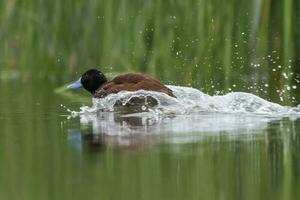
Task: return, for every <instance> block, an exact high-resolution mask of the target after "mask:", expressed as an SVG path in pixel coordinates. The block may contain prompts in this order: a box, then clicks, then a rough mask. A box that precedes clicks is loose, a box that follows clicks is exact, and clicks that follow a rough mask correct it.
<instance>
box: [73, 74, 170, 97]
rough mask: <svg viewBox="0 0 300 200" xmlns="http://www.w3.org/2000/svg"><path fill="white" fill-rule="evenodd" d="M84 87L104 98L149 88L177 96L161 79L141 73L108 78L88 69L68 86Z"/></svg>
mask: <svg viewBox="0 0 300 200" xmlns="http://www.w3.org/2000/svg"><path fill="white" fill-rule="evenodd" d="M82 87H83V88H84V89H86V90H87V91H89V92H90V93H91V94H92V95H93V96H94V97H95V98H104V97H106V96H107V95H109V94H112V93H118V92H120V91H137V90H147V91H156V92H163V93H165V94H167V95H169V96H171V97H175V96H174V94H173V92H172V90H171V89H169V88H168V87H166V86H165V85H163V84H162V83H161V82H160V81H158V80H156V79H154V78H152V77H150V76H148V75H145V74H141V73H128V74H123V75H119V76H116V77H115V78H114V79H112V80H110V81H109V80H107V78H106V77H105V75H104V74H103V73H102V72H100V71H99V70H97V69H90V70H88V71H86V72H85V73H84V74H83V75H82V76H81V78H80V79H79V80H77V81H76V82H74V83H72V84H71V85H69V86H68V88H69V89H78V88H82Z"/></svg>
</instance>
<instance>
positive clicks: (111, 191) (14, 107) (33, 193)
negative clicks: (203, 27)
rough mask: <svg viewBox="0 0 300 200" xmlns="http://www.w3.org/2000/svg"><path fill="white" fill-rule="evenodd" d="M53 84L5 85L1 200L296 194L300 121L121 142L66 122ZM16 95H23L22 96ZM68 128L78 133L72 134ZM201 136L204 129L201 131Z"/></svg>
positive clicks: (71, 105) (76, 122)
mask: <svg viewBox="0 0 300 200" xmlns="http://www.w3.org/2000/svg"><path fill="white" fill-rule="evenodd" d="M53 89H54V86H51V85H50V84H43V85H42V84H37V83H36V84H34V85H25V86H19V85H10V87H7V85H5V84H1V86H0V92H1V94H2V95H3V96H2V98H1V99H0V105H1V106H0V114H1V115H0V116H1V117H0V126H1V127H2V131H1V132H0V133H1V140H0V150H1V151H0V162H1V165H0V177H1V178H0V198H1V199H83V198H84V199H86V198H88V199H99V198H100V199H297V198H299V197H300V193H299V190H298V186H299V180H300V175H299V170H300V163H299V160H300V156H299V155H300V148H299V147H300V137H299V131H297V130H299V128H300V120H296V121H291V120H289V119H282V120H276V121H271V122H270V123H268V125H267V126H266V127H264V128H263V129H258V130H256V132H255V134H253V135H252V136H251V135H250V136H249V135H244V136H243V135H242V133H241V136H239V137H235V138H232V137H229V136H230V131H227V132H223V133H221V134H220V135H218V136H209V133H206V137H204V138H202V139H201V140H198V141H197V140H196V141H194V142H193V141H191V142H189V143H183V144H174V143H172V142H166V141H165V142H164V141H162V142H156V143H153V144H152V143H151V142H150V143H148V144H147V143H141V144H135V145H131V146H126V145H125V146H122V145H117V144H115V143H107V142H106V141H107V140H102V139H103V138H102V139H101V138H100V139H98V140H95V139H93V137H95V136H93V135H92V133H93V129H92V128H91V126H90V125H84V126H83V125H81V124H80V123H79V120H78V118H75V119H72V120H67V119H66V117H65V116H64V115H66V114H67V112H66V110H64V109H63V108H61V107H60V104H61V103H62V104H64V105H66V106H67V107H69V108H78V106H79V105H81V104H82V103H81V102H74V101H73V102H71V101H70V100H69V99H63V98H61V97H60V96H58V95H54V94H53ZM16 94H17V95H16ZM70 130H75V131H76V130H77V131H78V133H79V134H78V136H79V137H78V138H77V139H75V140H73V139H72V138H70V135H69V132H70ZM197 134H199V135H201V134H203V133H201V132H199V133H197Z"/></svg>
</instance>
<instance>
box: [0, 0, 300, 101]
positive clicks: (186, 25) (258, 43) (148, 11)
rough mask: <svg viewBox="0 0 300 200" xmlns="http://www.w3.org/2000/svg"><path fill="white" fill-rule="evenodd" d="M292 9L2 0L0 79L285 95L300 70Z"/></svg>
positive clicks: (232, 2) (260, 0)
mask: <svg viewBox="0 0 300 200" xmlns="http://www.w3.org/2000/svg"><path fill="white" fill-rule="evenodd" d="M297 9H299V3H297V2H295V1H292V0H286V1H284V2H276V1H271V0H255V1H243V2H240V1H238V0H228V1H221V0H200V1H199V0H189V1H180V0H164V1H162V0H151V1H150V0H146V1H145V0H124V1H116V0H109V1H108V0H86V1H80V0H65V1H60V0H53V1H45V0H39V1H36V0H23V1H20V0H19V1H18V0H3V1H1V2H0V43H1V45H3V48H0V73H1V77H2V78H3V77H6V75H8V74H11V73H13V74H15V76H14V77H19V78H20V79H23V80H30V79H31V78H34V79H41V78H43V79H44V78H48V79H50V80H53V81H58V82H62V81H65V80H66V79H69V78H71V77H73V76H75V74H76V73H81V72H82V71H84V70H85V69H87V68H90V67H98V68H100V69H102V70H103V71H104V72H111V71H114V72H125V71H141V72H146V73H150V74H153V75H155V76H157V77H158V78H160V79H163V80H164V81H165V82H166V83H176V84H179V85H190V86H194V87H197V88H201V89H203V90H205V91H206V92H210V93H213V92H215V91H217V90H220V91H223V90H224V91H225V92H227V91H230V90H231V89H235V85H237V86H238V87H239V90H247V91H249V90H252V92H256V93H260V91H261V88H259V87H257V85H259V86H261V87H263V85H266V84H267V85H270V87H269V91H268V94H269V95H271V96H274V97H276V96H277V97H278V95H279V93H278V92H276V90H281V91H283V90H286V91H285V92H284V93H283V94H280V95H281V96H283V97H286V96H289V95H290V94H289V92H288V90H287V89H286V88H287V87H291V84H295V81H294V80H295V78H297V76H298V75H297V73H298V72H299V69H298V68H299V56H298V57H297V50H299V46H300V41H299V39H297V38H299V34H300V33H299V31H298V30H297V28H295V26H297V21H299V17H300V14H299V12H296V11H297ZM257 64H258V65H257ZM279 65H280V66H281V67H280V68H278V66H279ZM289 66H291V67H289ZM274 69H276V71H274ZM283 73H285V74H287V76H288V77H287V78H286V77H285V76H283V75H282V74H283ZM76 76H78V74H76ZM251 86H254V87H251ZM262 95H264V93H262Z"/></svg>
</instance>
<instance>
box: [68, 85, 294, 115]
mask: <svg viewBox="0 0 300 200" xmlns="http://www.w3.org/2000/svg"><path fill="white" fill-rule="evenodd" d="M168 87H169V88H170V89H171V90H172V91H173V93H174V95H175V96H176V97H177V98H173V97H170V96H168V95H166V94H164V93H159V92H152V91H144V90H139V91H135V92H128V91H122V92H119V93H118V94H111V95H109V96H107V97H106V98H102V99H96V98H94V99H93V106H92V107H87V106H83V107H81V108H80V109H81V110H80V111H79V112H74V111H72V116H78V115H83V114H89V113H96V112H98V111H102V112H103V111H107V112H113V111H114V112H120V111H123V112H122V113H123V114H130V115H135V116H138V115H143V116H145V115H146V116H147V115H148V116H149V117H153V115H163V116H170V115H191V114H203V113H204V114H208V113H219V114H244V115H252V116H255V115H256V116H266V117H298V116H300V107H299V106H298V107H288V106H281V105H279V104H276V103H272V102H269V101H266V100H264V99H262V98H260V97H258V96H255V95H253V94H250V93H244V92H231V93H228V94H226V95H222V96H219V95H216V96H209V95H207V94H204V93H203V92H201V91H199V90H197V89H194V88H189V87H179V86H171V85H170V86H168ZM131 108H134V109H133V110H132V109H131ZM124 111H127V112H124Z"/></svg>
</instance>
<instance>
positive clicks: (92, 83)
mask: <svg viewBox="0 0 300 200" xmlns="http://www.w3.org/2000/svg"><path fill="white" fill-rule="evenodd" d="M106 82H107V79H106V77H105V76H104V74H103V73H102V72H100V71H99V70H97V69H90V70H88V71H86V72H85V73H84V74H83V75H82V76H81V78H80V79H79V80H78V81H76V82H74V83H72V84H71V85H69V86H68V88H70V89H77V88H81V87H83V88H84V89H86V90H87V91H89V92H90V93H92V94H94V93H95V92H96V90H97V89H98V88H99V87H100V86H101V85H103V84H104V83H106Z"/></svg>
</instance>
